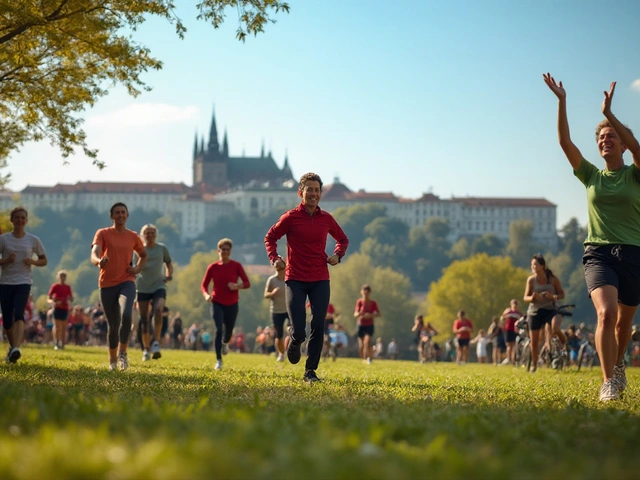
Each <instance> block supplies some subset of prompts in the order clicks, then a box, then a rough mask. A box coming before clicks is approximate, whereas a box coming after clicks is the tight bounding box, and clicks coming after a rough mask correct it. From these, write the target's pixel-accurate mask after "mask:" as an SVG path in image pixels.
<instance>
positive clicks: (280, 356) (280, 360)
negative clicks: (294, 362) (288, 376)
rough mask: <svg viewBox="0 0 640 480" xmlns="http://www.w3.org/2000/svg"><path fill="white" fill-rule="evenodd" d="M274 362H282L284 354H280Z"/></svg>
mask: <svg viewBox="0 0 640 480" xmlns="http://www.w3.org/2000/svg"><path fill="white" fill-rule="evenodd" d="M276 362H284V354H282V353H280V354H279V355H278V358H277V359H276Z"/></svg>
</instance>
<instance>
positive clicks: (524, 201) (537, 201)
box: [449, 197, 556, 207]
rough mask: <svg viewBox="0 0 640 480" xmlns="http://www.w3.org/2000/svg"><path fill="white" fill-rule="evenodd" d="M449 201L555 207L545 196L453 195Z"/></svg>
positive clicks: (472, 203)
mask: <svg viewBox="0 0 640 480" xmlns="http://www.w3.org/2000/svg"><path fill="white" fill-rule="evenodd" d="M449 201H450V202H458V203H462V204H464V205H465V206H467V207H555V206H556V205H555V204H554V203H551V202H550V201H549V200H547V199H545V198H497V197H493V198H492V197H462V198H456V197H453V198H452V199H451V200H449Z"/></svg>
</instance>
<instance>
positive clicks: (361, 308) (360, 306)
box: [356, 298, 380, 327]
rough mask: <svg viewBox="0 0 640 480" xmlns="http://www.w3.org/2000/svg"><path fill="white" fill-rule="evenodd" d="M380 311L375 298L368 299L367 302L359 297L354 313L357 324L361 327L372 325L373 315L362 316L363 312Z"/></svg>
mask: <svg viewBox="0 0 640 480" xmlns="http://www.w3.org/2000/svg"><path fill="white" fill-rule="evenodd" d="M374 312H378V313H380V309H378V304H377V303H376V301H375V300H369V301H368V302H367V303H365V301H364V300H363V299H362V298H359V299H358V301H357V302H356V313H358V314H359V316H358V325H360V326H362V327H368V326H369V325H373V317H371V318H363V317H362V314H363V313H374Z"/></svg>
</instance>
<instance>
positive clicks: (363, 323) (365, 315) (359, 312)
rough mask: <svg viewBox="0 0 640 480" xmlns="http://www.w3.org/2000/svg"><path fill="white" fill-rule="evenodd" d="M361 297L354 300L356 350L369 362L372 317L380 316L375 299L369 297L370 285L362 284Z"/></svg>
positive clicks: (371, 352)
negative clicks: (356, 335) (356, 334)
mask: <svg viewBox="0 0 640 480" xmlns="http://www.w3.org/2000/svg"><path fill="white" fill-rule="evenodd" d="M360 295H361V297H360V298H359V299H358V301H357V302H356V309H355V312H354V313H353V316H354V317H356V318H357V319H358V320H357V323H358V351H359V353H360V358H362V361H363V362H365V363H367V364H369V365H370V364H371V358H372V357H373V346H372V345H371V338H372V337H373V333H374V328H373V319H374V318H376V317H379V316H380V309H379V308H378V304H377V303H376V301H375V300H373V299H371V287H370V286H369V285H363V286H362V288H361V289H360Z"/></svg>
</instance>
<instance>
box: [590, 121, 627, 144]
mask: <svg viewBox="0 0 640 480" xmlns="http://www.w3.org/2000/svg"><path fill="white" fill-rule="evenodd" d="M622 126H623V127H624V128H626V129H627V132H629V133H630V134H631V135H633V132H632V131H631V129H630V128H629V127H627V126H626V125H622ZM607 127H609V128H613V129H614V130H615V128H614V127H613V125H611V122H609V120H603V121H601V122H600V123H599V124H598V125H597V126H596V142H597V141H598V139H599V138H600V132H601V131H602V129H603V128H607Z"/></svg>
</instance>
